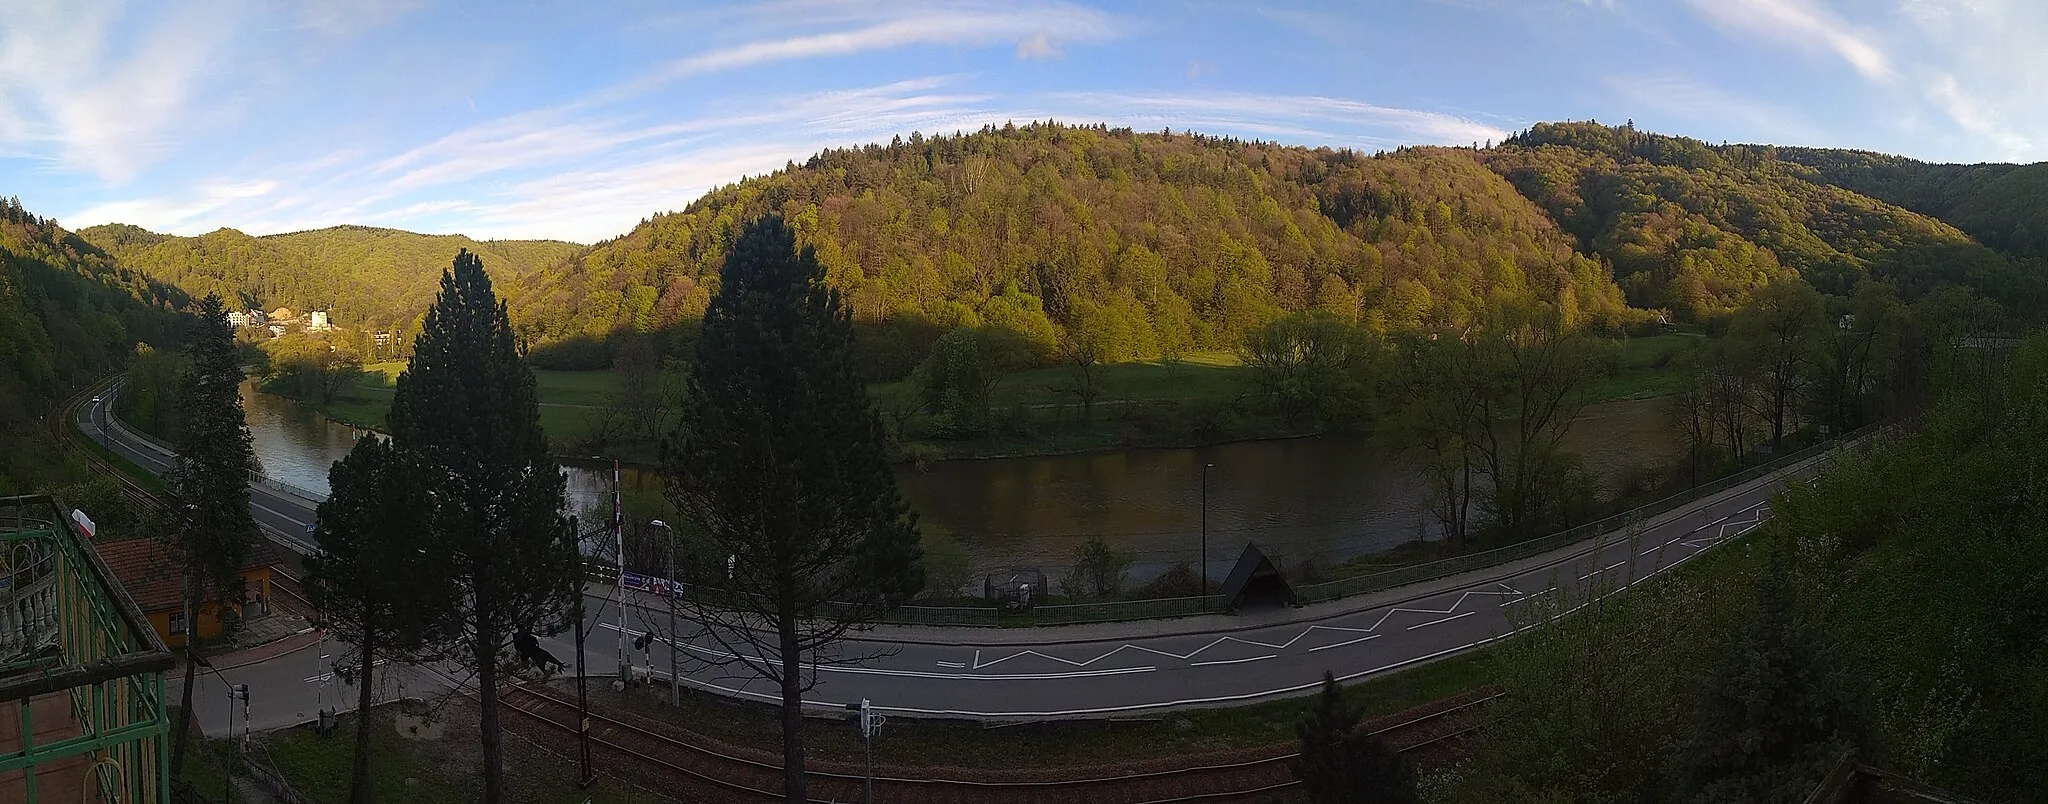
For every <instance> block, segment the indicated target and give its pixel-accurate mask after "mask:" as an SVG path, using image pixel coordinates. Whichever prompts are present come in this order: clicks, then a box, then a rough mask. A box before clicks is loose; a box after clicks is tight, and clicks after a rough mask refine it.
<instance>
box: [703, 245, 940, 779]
mask: <svg viewBox="0 0 2048 804" xmlns="http://www.w3.org/2000/svg"><path fill="white" fill-rule="evenodd" d="M720 282H721V284H720V287H719V291H718V295H717V297H715V298H714V299H712V301H711V306H710V309H709V310H708V311H706V313H705V315H704V325H703V329H702V331H701V334H700V335H699V338H698V341H697V356H696V364H695V366H694V370H693V371H692V372H691V373H690V377H689V380H688V386H687V389H686V396H685V398H684V399H683V400H682V411H683V417H682V424H681V427H680V428H679V429H678V430H677V433H676V435H675V436H674V437H673V438H672V439H671V440H670V442H669V444H668V446H667V448H666V450H665V453H666V460H665V464H666V470H667V475H668V492H669V499H670V500H671V501H673V502H674V503H675V504H676V508H677V510H678V511H679V512H681V513H682V514H683V516H684V517H685V518H686V519H687V520H688V521H689V522H690V523H691V524H692V525H693V526H695V528H697V529H698V530H700V531H701V532H702V534H703V539H704V540H705V542H706V545H705V546H706V547H707V548H708V549H707V550H706V551H705V552H706V554H707V555H708V556H710V557H712V559H713V561H714V563H715V564H717V565H719V566H714V567H710V568H707V571H705V572H703V573H701V574H700V575H699V577H698V582H697V583H693V584H690V585H689V586H688V587H686V591H685V593H684V594H683V595H682V596H681V597H680V601H681V602H680V604H679V605H682V606H684V607H686V608H687V609H688V612H689V617H690V618H691V620H692V621H693V622H696V623H699V624H701V625H702V627H703V628H704V630H705V633H706V634H708V635H709V636H711V637H712V638H714V639H716V640H718V641H720V642H721V643H723V644H724V645H725V646H727V647H728V648H730V649H731V650H730V652H731V653H734V654H740V655H745V656H748V657H750V658H751V657H753V656H761V657H764V658H765V659H766V661H747V662H745V663H744V665H745V667H747V668H748V670H749V672H753V673H758V674H760V675H761V676H763V677H764V678H766V679H768V680H769V681H771V682H773V683H776V684H778V685H779V686H780V687H781V692H782V715H783V717H782V735H783V737H782V739H783V768H784V771H783V772H784V781H783V789H784V793H785V794H786V795H787V797H788V800H790V801H792V802H801V801H804V800H805V797H804V770H803V768H804V755H803V750H804V749H803V734H802V725H803V717H802V712H801V707H802V703H803V701H802V696H803V692H804V690H806V689H809V688H810V687H811V686H812V684H814V683H815V681H816V678H817V676H816V673H817V670H816V668H817V666H818V665H819V664H830V663H832V662H835V661H844V660H847V659H848V657H845V656H840V655H837V653H836V651H834V650H832V647H833V645H834V643H835V642H837V641H838V640H839V639H840V638H841V637H842V636H844V635H845V634H846V632H847V631H848V630H850V629H853V628H857V627H859V626H861V625H864V624H868V623H872V622H874V621H875V620H876V619H877V618H878V617H880V615H881V614H882V613H883V612H885V611H887V610H888V609H889V608H890V607H891V606H894V605H896V604H898V603H900V602H902V601H903V600H905V599H907V598H909V597H910V596H911V595H913V594H915V593H916V592H917V591H918V590H919V589H921V588H923V586H924V571H923V569H922V567H921V566H920V565H919V559H920V557H921V554H922V551H921V550H920V548H919V547H918V537H917V526H916V521H915V518H914V517H913V516H912V514H911V513H910V510H909V506H908V505H906V504H905V503H904V502H903V499H902V497H901V496H899V495H898V494H897V491H896V478H895V475H894V474H892V473H891V472H890V470H889V466H888V464H887V462H886V461H885V460H884V457H883V444H884V434H883V430H882V422H881V419H880V418H878V417H877V416H876V415H875V411H874V406H873V403H872V402H871V401H870V400H869V398H868V394H867V388H866V385H865V384H864V383H863V382H862V381H861V377H860V374H859V369H858V366H857V364H856V362H855V360H854V353H853V323H852V319H851V313H850V311H849V310H848V309H847V307H846V306H845V305H844V304H843V303H842V301H841V299H840V296H839V292H838V291H836V290H833V289H831V288H828V287H826V285H825V272H824V269H823V268H822V267H820V266H819V264H818V260H817V258H816V256H815V255H814V254H812V252H811V250H810V249H809V248H808V247H806V248H804V249H802V250H801V251H799V250H798V249H797V248H796V241H795V237H794V236H793V235H792V234H791V233H790V230H789V228H788V227H787V226H785V225H784V224H783V222H782V220H781V219H780V218H777V217H773V216H770V217H766V218H762V219H760V220H758V221H755V222H754V223H751V224H749V225H748V226H747V227H746V229H745V230H744V231H743V232H742V233H741V235H740V237H739V240H738V242H736V243H735V244H734V245H733V249H732V252H731V253H730V255H729V256H728V257H727V259H726V263H725V270H724V272H723V273H722V274H721V279H720ZM727 557H730V558H729V562H730V563H727Z"/></svg>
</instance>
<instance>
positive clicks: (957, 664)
mask: <svg viewBox="0 0 2048 804" xmlns="http://www.w3.org/2000/svg"><path fill="white" fill-rule="evenodd" d="M938 665H939V666H940V667H966V666H967V663H966V662H939V663H938Z"/></svg>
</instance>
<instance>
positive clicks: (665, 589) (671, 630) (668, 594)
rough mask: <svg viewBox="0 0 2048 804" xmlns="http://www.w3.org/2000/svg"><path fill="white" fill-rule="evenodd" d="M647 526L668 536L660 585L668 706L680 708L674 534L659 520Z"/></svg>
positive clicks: (681, 683)
mask: <svg viewBox="0 0 2048 804" xmlns="http://www.w3.org/2000/svg"><path fill="white" fill-rule="evenodd" d="M647 524H649V525H652V526H654V527H657V528H661V531H662V532H663V533H666V534H668V578H667V579H666V582H665V583H663V585H662V597H663V598H665V600H663V602H665V603H667V604H668V703H669V705H670V706H675V707H680V706H682V705H683V680H682V677H681V676H679V675H676V669H677V667H678V664H677V660H676V644H677V636H678V635H677V634H676V601H675V594H676V532H675V530H674V529H673V528H670V527H669V526H668V523H667V522H663V521H661V520H659V519H657V520H654V521H653V522H649V523H647Z"/></svg>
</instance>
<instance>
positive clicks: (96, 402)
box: [92, 397, 100, 405]
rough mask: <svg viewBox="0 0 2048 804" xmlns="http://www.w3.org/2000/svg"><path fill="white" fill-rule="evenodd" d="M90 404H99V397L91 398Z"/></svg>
mask: <svg viewBox="0 0 2048 804" xmlns="http://www.w3.org/2000/svg"><path fill="white" fill-rule="evenodd" d="M92 403H93V404H95V405H97V404H99V403H100V398H99V397H93V398H92Z"/></svg>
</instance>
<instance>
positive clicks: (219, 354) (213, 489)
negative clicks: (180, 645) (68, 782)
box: [164, 294, 258, 774]
mask: <svg viewBox="0 0 2048 804" xmlns="http://www.w3.org/2000/svg"><path fill="white" fill-rule="evenodd" d="M185 355H186V360H187V366H186V368H185V373H184V376H183V377H181V378H180V383H179V386H180V387H179V397H180V398H179V400H178V412H179V423H178V432H179V433H180V434H181V435H182V437H183V438H182V443H181V446H180V448H179V449H180V451H179V453H178V464H177V466H175V467H172V469H171V471H170V473H169V474H167V475H166V476H165V477H164V486H165V488H166V489H167V490H168V491H169V492H170V496H171V499H172V500H173V501H174V502H173V505H175V506H176V509H175V510H173V511H171V512H169V517H168V520H169V522H168V530H169V532H170V534H171V539H170V543H169V547H170V552H171V554H172V555H173V556H175V560H176V561H177V564H178V567H179V569H180V570H181V571H182V573H183V574H184V578H185V656H186V667H187V671H186V673H185V691H184V696H183V698H182V701H183V703H182V704H181V706H182V708H181V709H180V717H179V720H180V721H181V722H180V723H179V724H178V738H177V742H176V747H175V748H174V749H173V750H172V752H171V772H172V773H173V774H176V773H177V772H178V771H180V770H181V769H183V767H184V762H185V741H186V734H188V733H189V732H190V730H191V722H192V687H193V683H194V681H195V680H196V679H197V678H198V677H199V673H198V671H197V670H196V669H194V668H196V667H197V666H198V659H199V617H200V615H201V614H202V609H203V608H205V607H206V606H207V605H208V604H212V603H225V602H228V601H239V600H241V599H242V582H241V577H240V576H239V574H238V573H239V572H240V570H241V568H242V564H243V563H244V562H246V561H248V559H249V555H250V553H251V552H252V551H254V550H255V547H256V539H257V537H258V534H257V532H256V520H255V518H254V517H253V516H251V515H250V513H249V472H250V470H252V469H254V468H255V467H256V460H255V458H254V456H253V455H252V453H251V452H250V446H249V444H250V440H249V426H248V423H247V422H246V421H245V420H244V419H243V418H242V396H241V392H240V386H241V384H242V366H241V362H240V361H238V360H237V359H236V357H235V333H234V329H233V328H232V327H230V326H228V319H227V314H226V312H225V311H224V310H223V309H222V307H221V300H220V297H219V296H216V295H211V294H209V295H208V296H207V297H206V298H205V299H202V300H201V301H200V302H199V322H198V325H197V326H195V327H193V329H192V335H191V340H190V341H188V342H187V344H186V347H185ZM220 614H221V612H220V611H219V610H218V609H216V611H215V616H220Z"/></svg>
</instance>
